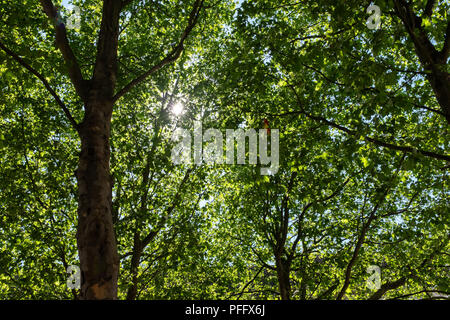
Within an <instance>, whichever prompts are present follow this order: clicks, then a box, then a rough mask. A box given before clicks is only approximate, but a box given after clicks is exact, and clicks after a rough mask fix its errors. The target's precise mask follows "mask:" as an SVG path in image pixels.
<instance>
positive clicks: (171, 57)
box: [113, 0, 203, 102]
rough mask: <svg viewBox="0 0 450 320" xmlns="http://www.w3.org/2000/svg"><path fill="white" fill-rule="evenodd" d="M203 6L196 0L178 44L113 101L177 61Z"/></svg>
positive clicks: (114, 99)
mask: <svg viewBox="0 0 450 320" xmlns="http://www.w3.org/2000/svg"><path fill="white" fill-rule="evenodd" d="M202 6H203V0H195V3H194V6H193V8H192V10H191V13H190V15H189V20H188V24H187V26H186V28H185V29H184V32H183V34H182V35H181V38H180V40H179V42H178V45H176V46H175V47H174V48H173V49H172V51H170V52H169V54H168V55H167V56H166V57H165V58H164V59H162V60H161V61H159V62H158V63H157V64H155V65H154V66H152V67H151V68H150V69H149V70H148V71H146V72H144V73H143V74H141V75H140V76H139V77H137V78H135V79H134V80H132V81H131V82H129V83H128V84H127V85H125V87H123V88H122V89H121V90H119V91H118V92H117V93H116V95H115V96H114V97H113V102H115V101H117V100H118V99H120V98H121V97H122V96H123V95H124V94H126V93H127V92H128V91H130V90H131V89H132V88H133V87H135V86H136V85H138V84H140V83H141V82H143V81H144V80H145V79H146V78H147V77H149V76H150V75H152V74H153V73H155V72H156V71H158V70H159V69H161V68H163V67H164V66H165V65H167V64H170V63H172V62H174V61H176V60H177V59H178V58H179V57H180V55H181V53H182V51H183V49H184V46H183V44H184V41H185V40H186V38H187V37H188V36H189V34H190V33H191V31H192V29H193V28H194V26H195V25H196V23H197V21H198V17H199V15H200V11H201V9H202Z"/></svg>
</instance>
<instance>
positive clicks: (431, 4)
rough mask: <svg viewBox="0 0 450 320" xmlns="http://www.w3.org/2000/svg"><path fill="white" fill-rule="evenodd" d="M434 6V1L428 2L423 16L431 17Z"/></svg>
mask: <svg viewBox="0 0 450 320" xmlns="http://www.w3.org/2000/svg"><path fill="white" fill-rule="evenodd" d="M435 4H436V0H428V1H427V4H426V6H425V11H424V12H423V15H424V16H427V17H431V15H432V14H433V8H434V6H435Z"/></svg>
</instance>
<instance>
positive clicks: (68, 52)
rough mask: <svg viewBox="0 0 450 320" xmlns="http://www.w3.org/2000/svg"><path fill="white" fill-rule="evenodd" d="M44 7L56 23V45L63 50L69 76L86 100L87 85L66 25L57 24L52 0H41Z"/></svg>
mask: <svg viewBox="0 0 450 320" xmlns="http://www.w3.org/2000/svg"><path fill="white" fill-rule="evenodd" d="M40 1H41V5H42V8H43V9H44V12H45V13H46V15H47V17H48V18H49V19H50V20H51V21H52V22H53V23H54V25H55V31H56V37H55V40H56V47H57V48H58V49H59V50H60V51H61V53H62V55H63V58H64V61H65V62H66V65H67V67H68V71H69V77H70V80H71V81H72V83H73V85H74V87H75V90H76V92H77V94H78V95H79V96H80V98H81V99H82V100H83V101H85V99H86V91H87V90H86V86H85V85H84V83H85V82H84V80H83V76H82V74H81V69H80V66H79V65H78V61H77V59H76V57H75V55H74V53H73V51H72V48H71V47H70V44H69V40H68V39H67V33H66V27H65V26H64V24H63V23H61V24H59V25H57V24H56V19H57V11H56V8H55V7H54V5H53V3H52V1H51V0H40Z"/></svg>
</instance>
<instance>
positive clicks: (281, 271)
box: [276, 257, 291, 300]
mask: <svg viewBox="0 0 450 320" xmlns="http://www.w3.org/2000/svg"><path fill="white" fill-rule="evenodd" d="M276 267H277V276H278V286H279V289H280V296H281V299H282V300H290V299H291V284H290V281H289V274H290V266H289V263H288V262H287V261H286V260H285V259H283V258H281V257H277V258H276Z"/></svg>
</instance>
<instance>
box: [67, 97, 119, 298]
mask: <svg viewBox="0 0 450 320" xmlns="http://www.w3.org/2000/svg"><path fill="white" fill-rule="evenodd" d="M86 109H87V112H86V116H85V120H84V121H83V123H82V125H81V128H80V137H81V153H80V158H79V162H78V169H77V174H76V176H77V180H78V195H79V199H78V229H77V244H78V253H79V257H80V265H81V272H82V285H81V297H82V298H83V299H116V298H117V278H118V270H119V258H118V254H117V246H116V239H115V234H114V229H113V222H112V214H111V212H112V210H111V209H112V208H111V206H112V205H111V197H112V183H113V182H112V178H111V176H110V171H109V159H110V145H109V138H110V119H111V112H112V103H110V102H108V101H105V100H102V99H99V98H98V97H95V98H94V99H93V102H92V104H91V105H90V106H88V107H87V108H86Z"/></svg>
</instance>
